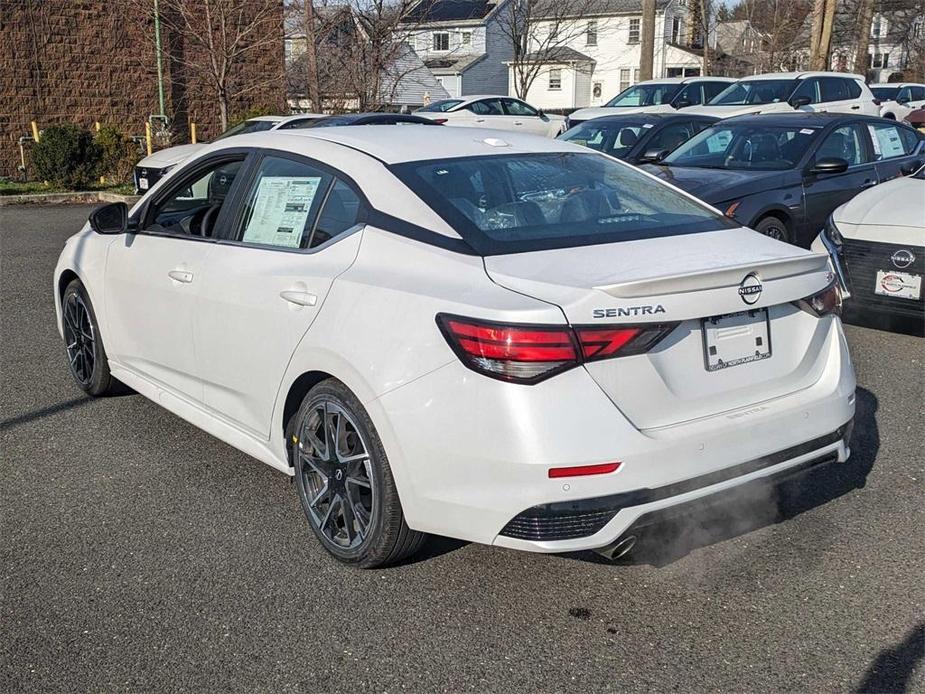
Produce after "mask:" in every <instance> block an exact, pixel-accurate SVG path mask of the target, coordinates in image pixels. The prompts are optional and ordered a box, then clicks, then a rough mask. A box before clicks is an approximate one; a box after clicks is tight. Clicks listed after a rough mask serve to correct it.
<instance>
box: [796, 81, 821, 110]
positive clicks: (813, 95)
mask: <svg viewBox="0 0 925 694" xmlns="http://www.w3.org/2000/svg"><path fill="white" fill-rule="evenodd" d="M819 86H820V85H819V80H817V79H808V80H801V81H800V82H799V86H798V87H797V88H796V91H794V92H793V94H792V96H791V98H793V99H799V98H801V97H806V98H807V99H809V103H811V104H818V103H819V102H820V101H822V94H821V92H820V89H819Z"/></svg>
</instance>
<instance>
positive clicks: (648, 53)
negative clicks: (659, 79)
mask: <svg viewBox="0 0 925 694" xmlns="http://www.w3.org/2000/svg"><path fill="white" fill-rule="evenodd" d="M640 43H641V45H640V50H641V51H642V56H641V57H640V60H639V79H640V81H642V80H650V79H652V78H653V76H654V75H653V74H652V73H653V68H654V65H655V0H642V36H641V37H640Z"/></svg>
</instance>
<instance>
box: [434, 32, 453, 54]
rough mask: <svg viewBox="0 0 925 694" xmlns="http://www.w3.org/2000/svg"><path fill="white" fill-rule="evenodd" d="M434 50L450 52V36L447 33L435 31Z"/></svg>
mask: <svg viewBox="0 0 925 694" xmlns="http://www.w3.org/2000/svg"><path fill="white" fill-rule="evenodd" d="M434 50H435V51H448V50H450V35H449V33H447V32H445V31H435V32H434Z"/></svg>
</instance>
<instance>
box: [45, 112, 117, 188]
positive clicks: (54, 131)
mask: <svg viewBox="0 0 925 694" xmlns="http://www.w3.org/2000/svg"><path fill="white" fill-rule="evenodd" d="M100 157H101V151H100V147H99V145H97V143H96V142H95V141H94V139H93V135H92V134H91V133H90V131H89V130H84V129H83V128H79V127H77V126H76V125H73V124H71V123H68V124H66V125H53V126H51V127H49V128H46V129H45V130H44V132H42V136H41V138H39V141H38V142H36V143H35V145H34V146H33V147H32V166H33V168H34V169H35V173H36V176H37V177H38V178H39V179H41V180H45V181H50V182H52V183H54V184H55V185H58V186H62V187H64V188H70V189H72V190H77V189H80V188H85V187H86V186H87V185H88V184H89V183H92V182H93V180H94V179H95V178H96V176H97V172H98V171H99V165H100Z"/></svg>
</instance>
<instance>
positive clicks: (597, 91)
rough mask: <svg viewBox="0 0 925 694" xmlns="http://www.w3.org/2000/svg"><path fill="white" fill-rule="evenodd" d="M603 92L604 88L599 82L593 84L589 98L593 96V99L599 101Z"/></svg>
mask: <svg viewBox="0 0 925 694" xmlns="http://www.w3.org/2000/svg"><path fill="white" fill-rule="evenodd" d="M603 92H604V86H603V85H602V84H601V83H600V82H595V83H594V88H593V89H592V90H591V96H593V97H594V98H595V99H600V98H601V94H603Z"/></svg>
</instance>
